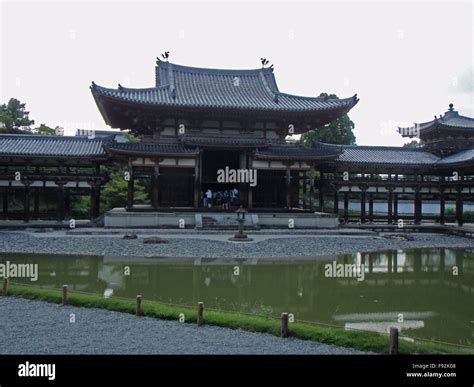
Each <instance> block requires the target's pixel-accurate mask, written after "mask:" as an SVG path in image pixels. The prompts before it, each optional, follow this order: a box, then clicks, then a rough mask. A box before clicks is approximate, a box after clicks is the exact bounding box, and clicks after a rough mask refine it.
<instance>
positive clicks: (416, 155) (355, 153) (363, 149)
mask: <svg viewBox="0 0 474 387" xmlns="http://www.w3.org/2000/svg"><path fill="white" fill-rule="evenodd" d="M341 149H342V153H341V154H340V155H339V156H338V157H337V159H336V161H337V162H339V163H343V164H395V165H413V166H415V165H431V164H433V163H435V162H436V161H437V160H438V159H439V157H437V156H435V155H434V154H432V153H429V152H425V151H423V150H421V149H416V148H404V147H391V146H359V145H342V146H341Z"/></svg>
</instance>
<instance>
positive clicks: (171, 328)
mask: <svg viewBox="0 0 474 387" xmlns="http://www.w3.org/2000/svg"><path fill="white" fill-rule="evenodd" d="M0 310H1V313H0V343H1V345H0V354H363V353H365V352H360V351H357V350H354V349H350V348H343V347H337V346H333V345H327V344H321V343H317V342H313V341H304V340H299V339H295V338H288V339H281V338H278V337H275V336H272V335H269V334H264V333H252V332H245V331H242V330H232V329H226V328H219V327H212V326H202V327H199V328H198V327H197V326H196V325H194V324H183V323H179V322H177V321H176V322H175V321H164V320H158V319H154V318H148V317H139V318H138V317H136V316H133V315H130V314H124V313H117V312H110V311H106V310H101V309H89V308H78V307H72V306H60V305H56V304H51V303H47V302H42V301H31V300H26V299H21V298H16V297H0ZM71 313H74V314H75V317H76V322H75V323H70V322H69V318H70V314H71Z"/></svg>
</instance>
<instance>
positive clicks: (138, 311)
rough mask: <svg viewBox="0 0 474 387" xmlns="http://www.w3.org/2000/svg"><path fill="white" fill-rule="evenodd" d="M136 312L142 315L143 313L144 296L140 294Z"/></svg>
mask: <svg viewBox="0 0 474 387" xmlns="http://www.w3.org/2000/svg"><path fill="white" fill-rule="evenodd" d="M135 314H136V315H137V316H141V314H142V296H141V295H140V294H139V295H137V308H136V310H135Z"/></svg>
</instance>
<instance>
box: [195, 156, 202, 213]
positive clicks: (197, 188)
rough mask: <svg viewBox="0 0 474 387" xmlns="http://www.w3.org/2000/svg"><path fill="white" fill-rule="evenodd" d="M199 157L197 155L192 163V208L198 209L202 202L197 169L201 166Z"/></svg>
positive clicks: (199, 176) (199, 174) (199, 175)
mask: <svg viewBox="0 0 474 387" xmlns="http://www.w3.org/2000/svg"><path fill="white" fill-rule="evenodd" d="M200 161H201V157H200V156H198V157H196V159H195V164H194V192H193V194H194V208H195V209H198V208H199V207H200V206H201V205H202V204H201V203H202V201H201V199H202V196H201V173H200V171H199V169H200V168H201V163H200Z"/></svg>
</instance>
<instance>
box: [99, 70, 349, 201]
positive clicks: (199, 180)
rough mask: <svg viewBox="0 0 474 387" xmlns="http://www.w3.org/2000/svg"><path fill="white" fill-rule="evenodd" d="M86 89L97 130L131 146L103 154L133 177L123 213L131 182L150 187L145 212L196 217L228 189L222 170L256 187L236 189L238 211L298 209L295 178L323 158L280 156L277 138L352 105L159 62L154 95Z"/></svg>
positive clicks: (237, 74) (249, 74) (250, 73)
mask: <svg viewBox="0 0 474 387" xmlns="http://www.w3.org/2000/svg"><path fill="white" fill-rule="evenodd" d="M91 90H92V94H93V96H94V98H95V101H96V103H97V106H98V108H99V110H100V112H101V114H102V116H103V117H104V120H105V122H106V123H107V124H108V125H110V126H111V127H112V128H118V129H129V130H130V131H131V132H132V133H133V134H134V135H135V136H136V137H137V138H138V139H139V141H138V142H130V143H127V144H116V143H111V144H108V145H107V146H106V151H107V153H108V155H109V157H111V158H114V160H117V161H118V162H122V163H125V164H127V165H128V166H129V170H130V175H131V176H133V178H132V179H130V185H129V202H128V208H129V209H132V208H133V204H134V202H133V182H134V178H135V177H141V178H149V179H150V180H151V203H150V204H151V207H152V208H161V207H192V208H199V207H200V206H201V202H202V200H201V199H202V194H203V192H206V191H207V190H208V189H211V190H212V191H216V190H228V189H233V188H234V187H235V184H232V183H229V184H222V183H221V184H219V183H218V182H217V179H216V178H217V171H218V170H220V169H224V168H226V167H228V168H229V169H233V170H239V169H240V170H250V169H257V171H258V184H257V186H256V187H254V188H252V187H249V185H248V184H244V183H241V184H239V187H238V191H239V202H240V203H241V204H242V205H244V206H245V207H247V208H253V207H257V208H268V207H275V208H284V207H287V208H290V207H293V206H297V205H298V204H297V203H298V201H297V190H298V187H299V179H300V178H302V177H303V175H304V173H305V172H306V171H309V170H311V168H312V167H313V165H314V163H315V162H317V161H318V160H324V159H325V158H326V157H327V156H326V154H323V153H321V152H318V151H312V150H310V149H306V148H303V147H296V148H295V147H288V146H287V145H286V141H285V138H286V137H287V136H288V135H290V134H302V133H305V132H306V131H308V130H311V129H314V128H317V127H321V126H323V125H325V124H327V123H329V122H331V121H333V120H334V119H336V118H338V117H340V116H342V115H343V114H344V113H347V112H348V111H349V110H350V109H351V108H352V107H353V106H354V105H355V104H356V103H357V101H358V100H357V97H356V96H353V97H350V98H346V99H327V98H310V97H300V96H296V95H290V94H285V93H282V92H280V91H279V89H278V86H277V82H276V80H275V76H274V73H273V69H272V68H261V69H256V70H217V69H204V68H194V67H187V66H180V65H176V64H173V63H169V62H162V61H158V62H157V66H156V84H155V86H154V87H151V88H147V89H130V88H125V87H122V86H121V85H119V87H118V88H117V89H110V88H105V87H102V86H98V85H96V84H95V83H93V85H92V87H91ZM288 152H292V155H293V156H292V157H291V158H289V157H288V156H289V155H290V154H289V153H288ZM282 185H283V186H284V187H285V189H276V188H277V187H281V186H282Z"/></svg>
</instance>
